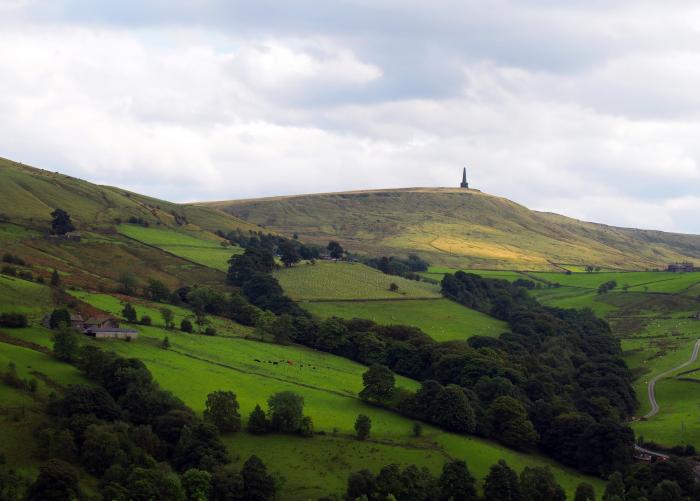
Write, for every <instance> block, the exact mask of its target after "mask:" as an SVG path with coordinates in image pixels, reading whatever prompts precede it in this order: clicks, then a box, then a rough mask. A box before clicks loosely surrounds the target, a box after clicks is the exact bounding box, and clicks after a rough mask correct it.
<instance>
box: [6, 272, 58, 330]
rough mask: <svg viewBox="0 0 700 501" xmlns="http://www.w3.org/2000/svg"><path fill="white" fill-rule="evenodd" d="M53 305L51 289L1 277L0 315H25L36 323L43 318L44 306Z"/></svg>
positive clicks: (18, 279) (17, 279) (25, 281)
mask: <svg viewBox="0 0 700 501" xmlns="http://www.w3.org/2000/svg"><path fill="white" fill-rule="evenodd" d="M50 304H51V289H49V288H48V287H46V286H44V285H40V284H37V283H34V282H29V281H27V280H22V279H21V278H15V277H8V276H6V275H0V313H7V312H11V311H14V312H18V313H24V314H26V315H27V316H28V317H30V318H32V319H34V320H35V321H36V320H38V318H39V317H41V314H42V310H44V309H45V308H43V306H42V305H50Z"/></svg>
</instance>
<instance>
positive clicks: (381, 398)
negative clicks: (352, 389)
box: [360, 364, 394, 403]
mask: <svg viewBox="0 0 700 501" xmlns="http://www.w3.org/2000/svg"><path fill="white" fill-rule="evenodd" d="M362 382H363V383H364V388H363V389H362V391H360V398H361V399H362V400H368V401H375V402H380V403H386V402H388V401H389V400H390V399H391V397H392V395H393V394H394V373H393V372H391V370H389V368H388V367H385V366H384V365H379V364H374V365H372V366H370V368H369V369H368V370H367V371H366V372H365V373H364V374H362Z"/></svg>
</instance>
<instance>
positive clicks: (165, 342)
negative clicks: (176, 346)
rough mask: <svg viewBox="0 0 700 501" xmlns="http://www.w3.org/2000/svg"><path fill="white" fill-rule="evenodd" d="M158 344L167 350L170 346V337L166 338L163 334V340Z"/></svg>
mask: <svg viewBox="0 0 700 501" xmlns="http://www.w3.org/2000/svg"><path fill="white" fill-rule="evenodd" d="M160 346H161V348H163V349H164V350H167V349H168V348H170V339H169V338H168V336H165V337H164V338H163V342H162V343H160Z"/></svg>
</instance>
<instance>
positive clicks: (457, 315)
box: [304, 299, 509, 341]
mask: <svg viewBox="0 0 700 501" xmlns="http://www.w3.org/2000/svg"><path fill="white" fill-rule="evenodd" d="M304 308H306V309H307V310H309V311H310V312H311V313H314V314H316V315H319V316H320V317H324V318H327V317H332V316H336V317H341V318H366V319H369V320H373V321H374V322H377V323H379V324H384V325H391V324H402V325H412V326H414V327H418V328H419V329H421V330H422V331H423V332H425V333H426V334H428V335H429V336H431V337H432V338H433V339H435V340H436V341H450V340H453V339H469V338H470V337H472V336H498V335H499V334H501V333H503V332H507V331H508V330H509V328H508V325H507V324H506V323H505V322H501V321H499V320H496V319H494V318H492V317H489V316H488V315H485V314H483V313H481V312H478V311H475V310H471V309H469V308H465V307H464V306H461V305H459V304H457V303H454V302H452V301H449V300H447V299H437V300H432V299H431V300H416V301H366V302H359V301H358V302H355V301H339V302H318V303H306V304H304Z"/></svg>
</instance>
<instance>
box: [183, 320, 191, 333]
mask: <svg viewBox="0 0 700 501" xmlns="http://www.w3.org/2000/svg"><path fill="white" fill-rule="evenodd" d="M180 330H181V331H182V332H192V322H190V321H189V320H188V319H186V318H183V319H182V322H180Z"/></svg>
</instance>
